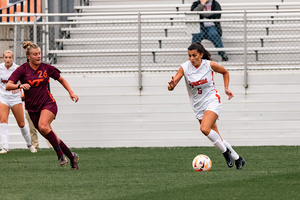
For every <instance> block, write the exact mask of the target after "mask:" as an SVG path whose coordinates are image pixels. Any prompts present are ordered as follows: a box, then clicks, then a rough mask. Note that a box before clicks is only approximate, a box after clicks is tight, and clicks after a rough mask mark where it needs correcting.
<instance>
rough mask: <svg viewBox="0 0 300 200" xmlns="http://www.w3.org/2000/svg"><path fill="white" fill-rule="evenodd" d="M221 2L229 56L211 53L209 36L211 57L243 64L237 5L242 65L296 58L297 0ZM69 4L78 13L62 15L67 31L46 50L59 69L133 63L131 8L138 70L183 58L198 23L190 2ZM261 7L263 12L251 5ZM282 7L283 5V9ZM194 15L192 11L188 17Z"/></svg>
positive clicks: (266, 64)
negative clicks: (244, 14) (244, 13)
mask: <svg viewBox="0 0 300 200" xmlns="http://www.w3.org/2000/svg"><path fill="white" fill-rule="evenodd" d="M222 8H223V11H224V12H223V13H222V19H221V23H222V27H223V33H224V34H223V37H222V39H223V43H224V47H225V48H224V49H223V50H225V51H226V52H227V54H228V56H229V61H228V62H222V61H221V60H220V58H219V56H218V55H217V52H218V51H220V49H218V48H215V47H214V46H213V45H212V44H211V42H210V41H207V40H203V41H202V43H203V44H204V46H205V47H206V48H207V50H209V51H210V52H211V53H212V55H213V58H214V59H215V60H216V61H218V62H220V63H221V64H223V65H224V66H225V67H227V68H228V69H244V59H243V56H244V48H245V47H244V45H245V37H244V31H245V27H244V22H243V12H240V11H237V10H238V9H239V10H247V12H248V13H247V20H248V21H247V26H246V27H247V41H246V42H247V66H248V69H260V68H263V67H266V68H270V67H271V66H272V67H274V68H282V67H283V66H281V65H280V63H278V62H276V61H275V60H276V58H278V55H280V54H288V55H289V56H290V57H293V58H294V59H291V60H290V62H291V63H293V64H292V65H291V67H295V66H296V65H298V64H300V62H299V50H300V49H299V46H300V45H299V42H300V39H299V35H298V34H297V33H298V31H299V30H300V23H299V22H300V21H299V12H297V11H298V10H297V9H300V3H298V2H276V3H272V2H267V3H259V4H258V3H239V4H234V3H222ZM74 9H75V10H77V12H78V16H70V17H68V21H69V22H70V25H69V26H68V27H62V28H61V31H62V32H64V33H67V34H65V35H68V36H69V37H67V38H56V39H55V42H56V44H57V46H58V47H59V48H57V49H55V50H54V49H52V50H50V51H49V53H50V54H53V55H54V56H56V60H57V62H56V65H57V66H59V67H60V68H61V69H68V70H79V69H80V68H82V67H83V66H84V68H86V67H87V66H89V69H94V70H96V69H99V71H103V70H109V69H112V68H128V66H132V67H133V68H135V67H136V66H137V64H138V63H137V60H138V59H137V56H138V54H139V49H138V42H139V40H138V33H137V30H138V22H137V11H138V12H141V51H140V53H141V57H142V58H141V59H142V67H143V70H156V69H165V70H172V69H174V65H178V63H182V62H184V61H185V60H186V59H187V56H186V49H187V47H188V46H189V45H190V43H191V39H192V36H191V33H192V32H194V33H195V32H197V30H198V29H199V26H198V23H187V22H186V20H187V15H190V14H189V13H190V12H189V11H188V10H189V9H190V4H148V5H147V4H141V5H136V4H135V5H132V4H129V5H104V6H100V1H90V6H75V8H74ZM251 9H253V10H251ZM262 9H263V10H265V11H266V12H262V11H257V12H255V11H254V10H262ZM283 9H284V10H283ZM286 9H288V11H286V12H284V11H285V10H286ZM276 10H278V12H275V11H276ZM157 11H160V12H157ZM184 11H185V12H184ZM272 11H274V12H272ZM226 12H228V13H226ZM198 17H199V16H198V15H194V18H193V20H197V18H198ZM188 19H189V18H188ZM251 20H252V21H251ZM286 20H287V21H286ZM71 23H73V24H71ZM189 29H193V30H189ZM279 47H280V48H279ZM116 55H117V56H116ZM83 58H84V59H83ZM274 61H275V62H274Z"/></svg>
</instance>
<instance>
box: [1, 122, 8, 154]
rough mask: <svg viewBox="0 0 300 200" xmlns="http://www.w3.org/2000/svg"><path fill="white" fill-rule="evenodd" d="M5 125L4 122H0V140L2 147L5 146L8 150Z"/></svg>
mask: <svg viewBox="0 0 300 200" xmlns="http://www.w3.org/2000/svg"><path fill="white" fill-rule="evenodd" d="M7 126H8V125H7V124H5V123H1V124H0V133H1V142H2V146H3V148H5V149H6V150H8V139H9V134H8V128H7Z"/></svg>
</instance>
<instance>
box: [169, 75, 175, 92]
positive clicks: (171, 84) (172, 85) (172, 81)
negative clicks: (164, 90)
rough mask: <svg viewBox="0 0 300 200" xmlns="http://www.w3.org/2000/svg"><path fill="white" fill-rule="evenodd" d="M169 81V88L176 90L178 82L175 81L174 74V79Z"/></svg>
mask: <svg viewBox="0 0 300 200" xmlns="http://www.w3.org/2000/svg"><path fill="white" fill-rule="evenodd" d="M168 83H169V85H168V90H170V91H171V90H174V88H175V86H176V83H175V79H174V77H173V76H172V79H171V81H170V82H168Z"/></svg>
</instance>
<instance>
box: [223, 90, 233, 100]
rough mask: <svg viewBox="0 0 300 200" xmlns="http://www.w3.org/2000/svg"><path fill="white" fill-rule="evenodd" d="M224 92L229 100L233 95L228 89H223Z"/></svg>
mask: <svg viewBox="0 0 300 200" xmlns="http://www.w3.org/2000/svg"><path fill="white" fill-rule="evenodd" d="M225 94H227V96H228V100H230V99H231V98H232V97H234V96H233V94H232V92H231V91H230V90H228V89H225Z"/></svg>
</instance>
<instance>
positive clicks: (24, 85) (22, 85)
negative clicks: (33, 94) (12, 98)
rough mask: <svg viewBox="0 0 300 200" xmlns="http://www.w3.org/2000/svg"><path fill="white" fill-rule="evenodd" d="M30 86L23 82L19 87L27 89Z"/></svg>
mask: <svg viewBox="0 0 300 200" xmlns="http://www.w3.org/2000/svg"><path fill="white" fill-rule="evenodd" d="M30 88H31V86H30V85H29V84H28V83H24V84H21V85H20V89H23V90H29V89H30Z"/></svg>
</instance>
